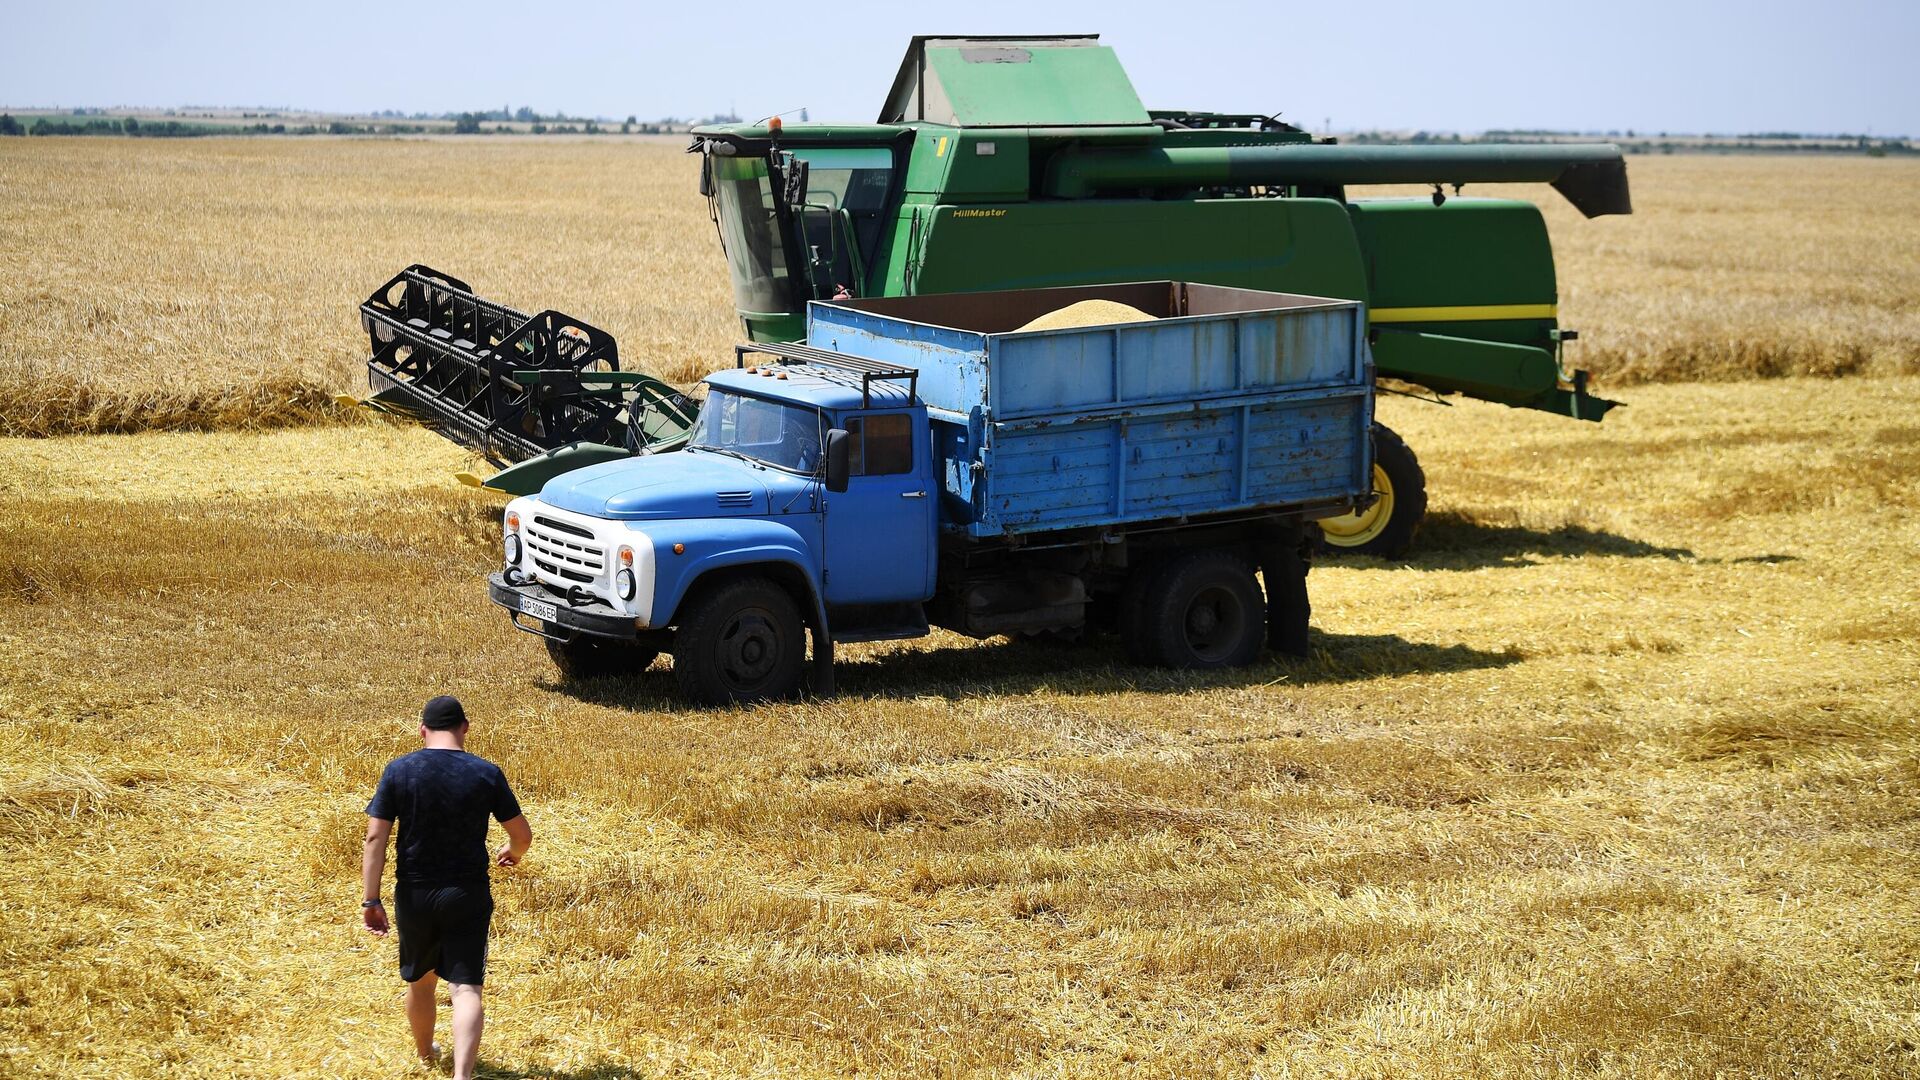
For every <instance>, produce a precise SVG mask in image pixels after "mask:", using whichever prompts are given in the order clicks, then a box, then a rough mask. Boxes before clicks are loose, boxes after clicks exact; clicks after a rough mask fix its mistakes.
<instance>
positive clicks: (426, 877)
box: [367, 749, 520, 885]
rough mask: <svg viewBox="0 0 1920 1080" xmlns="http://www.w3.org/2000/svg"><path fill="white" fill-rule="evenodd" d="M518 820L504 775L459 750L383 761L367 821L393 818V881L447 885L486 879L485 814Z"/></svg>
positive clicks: (417, 753) (429, 751)
mask: <svg viewBox="0 0 1920 1080" xmlns="http://www.w3.org/2000/svg"><path fill="white" fill-rule="evenodd" d="M488 814H492V815H493V816H494V817H495V818H496V819H498V820H500V821H512V820H513V819H514V818H517V817H519V816H520V802H519V800H517V799H515V798H514V797H513V789H512V788H509V787H508V786H507V777H506V774H505V773H503V772H501V771H500V767H499V766H498V765H495V764H494V763H493V762H491V761H488V760H486V759H485V758H480V757H475V756H474V755H472V754H469V753H467V752H466V751H465V750H433V749H427V750H415V751H414V752H413V753H411V754H408V755H407V756H406V757H403V758H395V759H394V760H393V761H391V762H389V763H388V764H387V771H386V772H383V773H381V774H380V786H379V787H378V788H377V789H375V791H374V793H373V801H372V802H370V803H368V804H367V816H368V817H377V818H384V819H385V820H387V821H396V820H397V821H398V822H399V823H400V828H399V833H400V837H399V844H398V847H399V852H400V857H399V860H398V864H397V865H396V866H395V867H394V880H396V881H405V882H408V883H410V884H417V885H453V884H457V883H460V882H469V881H474V880H481V881H484V880H486V877H487V866H488V863H489V860H488V858H487V815H488Z"/></svg>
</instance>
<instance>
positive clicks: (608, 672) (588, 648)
mask: <svg viewBox="0 0 1920 1080" xmlns="http://www.w3.org/2000/svg"><path fill="white" fill-rule="evenodd" d="M547 655H548V656H550V657H552V658H553V666H554V667H555V668H556V669H558V670H559V672H560V678H562V679H563V680H566V681H568V682H572V681H573V680H575V679H603V678H607V677H609V676H616V677H617V676H621V675H638V674H640V673H641V672H643V671H645V670H647V665H648V664H651V663H653V658H654V657H656V656H659V655H660V650H658V649H648V648H643V647H642V646H640V645H637V644H635V643H634V642H631V641H616V640H614V639H613V638H603V637H593V636H589V635H586V634H582V635H581V636H579V637H577V638H574V639H573V640H572V641H554V640H553V639H552V638H548V639H547Z"/></svg>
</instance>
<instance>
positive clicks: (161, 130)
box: [0, 108, 737, 139]
mask: <svg viewBox="0 0 1920 1080" xmlns="http://www.w3.org/2000/svg"><path fill="white" fill-rule="evenodd" d="M97 112H98V110H81V109H75V110H74V111H73V116H72V117H71V118H70V117H65V116H59V117H54V116H41V117H36V118H34V119H33V122H32V123H31V124H30V125H29V124H25V123H22V122H21V121H20V120H19V119H17V118H15V117H14V116H12V115H10V114H6V113H0V136H6V135H132V136H136V137H142V138H153V139H158V138H180V137H189V136H199V135H424V134H430V133H435V132H445V131H447V130H448V128H447V127H446V126H445V125H444V122H445V121H449V120H450V121H452V122H453V126H452V129H451V130H452V131H453V133H454V134H456V135H513V134H517V133H518V132H519V130H520V129H518V128H515V127H508V126H506V125H507V123H508V122H509V121H511V122H515V123H521V124H526V125H527V130H528V131H529V132H531V133H533V134H535V135H547V134H552V135H606V134H611V133H613V132H615V131H618V132H619V133H620V134H622V135H635V134H638V135H661V134H670V133H674V132H681V131H685V130H686V129H687V128H688V126H690V124H701V123H729V122H734V121H735V120H737V118H736V117H731V116H718V117H713V118H712V119H710V120H696V121H691V122H689V121H682V120H675V119H671V118H669V119H666V120H656V121H650V122H646V123H642V122H641V121H640V120H639V119H638V118H637V117H634V116H629V117H627V118H626V119H625V120H622V121H620V122H619V124H617V125H616V124H614V123H613V122H612V121H610V120H609V121H602V120H586V119H579V118H573V117H565V116H563V115H555V116H551V117H541V116H538V115H537V114H535V113H534V112H533V110H531V109H527V108H521V109H519V110H517V111H516V112H515V113H513V114H511V115H508V114H506V113H505V111H504V110H495V111H492V112H484V113H474V112H463V113H446V114H443V115H439V116H427V115H424V114H420V115H416V116H413V117H403V116H401V114H399V113H395V112H391V111H389V112H384V113H375V114H374V118H375V122H372V123H359V122H354V121H349V120H331V121H327V122H325V123H305V124H287V123H275V124H269V123H266V122H265V121H264V120H261V121H256V122H254V123H251V124H220V123H196V122H190V121H189V122H182V121H179V120H140V119H137V118H135V117H131V116H129V117H124V118H114V117H102V116H97V115H89V114H93V113H97ZM242 115H243V116H247V117H252V116H256V115H260V116H270V115H274V114H270V113H260V114H255V113H245V114H242ZM431 121H441V122H442V123H433V122H431ZM483 124H487V125H490V126H483Z"/></svg>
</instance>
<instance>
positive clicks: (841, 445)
mask: <svg viewBox="0 0 1920 1080" xmlns="http://www.w3.org/2000/svg"><path fill="white" fill-rule="evenodd" d="M852 449H853V436H851V435H849V434H847V430H846V429H845V428H834V429H833V430H831V431H829V432H827V490H828V491H845V490H847V468H848V465H847V453H848V451H850V450H852Z"/></svg>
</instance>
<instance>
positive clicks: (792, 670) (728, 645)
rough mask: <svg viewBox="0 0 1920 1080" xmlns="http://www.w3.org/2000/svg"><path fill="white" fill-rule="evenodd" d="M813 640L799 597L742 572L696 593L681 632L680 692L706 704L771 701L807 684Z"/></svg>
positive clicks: (676, 644)
mask: <svg viewBox="0 0 1920 1080" xmlns="http://www.w3.org/2000/svg"><path fill="white" fill-rule="evenodd" d="M805 654H806V640H805V637H804V634H803V630H802V626H801V622H800V609H799V607H797V606H796V605H795V604H794V602H793V597H791V596H789V595H787V591H786V590H785V589H782V588H781V587H780V586H778V585H776V584H774V583H773V582H771V581H768V580H767V579H766V578H758V577H754V578H739V579H737V580H734V581H729V582H725V583H723V584H721V585H719V586H717V587H715V588H713V589H711V590H708V591H705V592H703V593H701V594H700V595H699V596H697V597H695V598H694V600H693V602H692V604H691V606H690V607H689V608H688V609H687V615H686V617H685V618H684V619H683V620H681V622H680V628H679V630H678V631H676V632H675V634H674V639H673V674H674V678H675V679H677V680H678V681H679V683H680V692H681V693H683V694H685V695H686V696H687V697H688V698H690V699H692V700H694V701H697V702H699V703H700V704H702V705H726V704H730V703H734V702H752V701H771V700H774V699H776V698H786V697H792V696H793V695H794V694H795V693H796V692H798V691H799V689H800V672H801V670H802V668H803V667H804V666H805V660H806V655H805Z"/></svg>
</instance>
